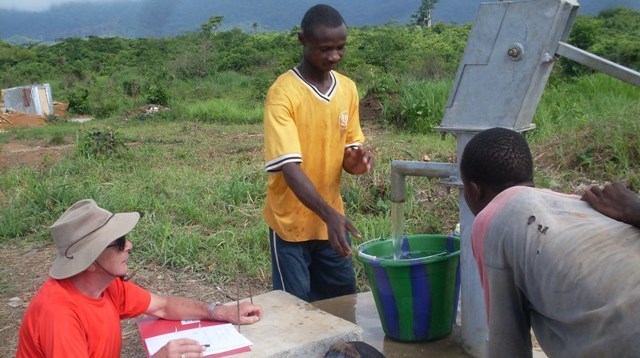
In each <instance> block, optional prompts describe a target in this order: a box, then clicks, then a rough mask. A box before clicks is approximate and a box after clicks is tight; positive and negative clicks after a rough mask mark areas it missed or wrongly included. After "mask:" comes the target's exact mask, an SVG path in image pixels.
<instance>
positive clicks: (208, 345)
mask: <svg viewBox="0 0 640 358" xmlns="http://www.w3.org/2000/svg"><path fill="white" fill-rule="evenodd" d="M202 346H203V347H205V348H209V347H211V345H210V344H203V345H202Z"/></svg>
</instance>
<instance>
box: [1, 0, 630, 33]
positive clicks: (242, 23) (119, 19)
mask: <svg viewBox="0 0 640 358" xmlns="http://www.w3.org/2000/svg"><path fill="white" fill-rule="evenodd" d="M481 1H482V0H440V1H439V2H438V3H437V4H436V7H435V13H434V17H433V19H434V21H435V22H438V21H442V22H446V23H456V24H462V23H467V22H472V21H473V19H474V17H475V13H476V11H477V8H478V4H479V3H480V2H481ZM485 1H486V0H485ZM322 2H324V3H327V4H330V5H333V6H335V7H336V8H337V9H339V10H340V11H341V12H342V14H343V16H344V17H345V19H346V20H347V23H348V24H349V25H350V26H366V25H383V24H387V23H390V22H397V23H400V24H404V23H407V22H408V21H409V19H410V17H411V14H413V13H414V12H415V11H416V10H417V9H418V7H419V6H420V3H421V1H420V0H394V1H388V0H351V1H340V0H325V1H322ZM316 3H318V1H317V0H279V1H262V0H215V1H213V0H207V1H203V0H181V1H175V0H139V1H124V0H123V1H115V2H107V3H104V2H100V3H87V2H84V3H69V4H64V5H59V6H53V7H51V8H50V9H49V10H48V11H44V12H24V11H14V10H4V9H2V10H0V38H1V39H3V40H5V41H9V42H13V43H19V42H29V41H37V42H51V41H54V40H56V39H61V38H67V37H86V36H90V35H95V36H121V37H129V38H138V37H164V36H172V35H178V34H180V33H184V32H187V31H196V30H198V29H199V26H200V24H202V23H204V22H206V21H207V19H208V18H209V17H211V16H214V15H221V16H224V20H223V23H222V27H221V29H223V30H224V29H230V28H234V27H235V28H240V29H242V30H244V31H247V32H251V31H284V30H289V29H292V28H293V27H294V26H296V25H297V24H299V22H300V18H301V17H302V14H303V13H304V11H305V10H306V9H307V8H309V7H310V6H312V5H313V4H316ZM579 3H580V11H579V14H582V15H587V14H588V15H594V14H596V13H598V12H599V11H601V10H603V9H606V8H609V7H613V6H623V7H628V8H632V9H640V1H638V0H580V1H579Z"/></svg>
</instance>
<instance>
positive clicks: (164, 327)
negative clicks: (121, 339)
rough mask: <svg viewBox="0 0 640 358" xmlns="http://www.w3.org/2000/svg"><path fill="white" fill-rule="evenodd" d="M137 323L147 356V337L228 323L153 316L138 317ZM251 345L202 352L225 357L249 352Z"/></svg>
mask: <svg viewBox="0 0 640 358" xmlns="http://www.w3.org/2000/svg"><path fill="white" fill-rule="evenodd" d="M136 324H137V325H138V331H139V332H140V337H142V343H143V344H144V350H145V353H146V354H147V357H150V356H151V355H150V354H149V347H147V339H148V338H152V337H156V336H160V335H163V334H167V333H172V332H179V331H185V330H189V329H197V328H201V327H210V326H217V325H223V324H228V323H226V322H217V321H192V322H191V321H190V322H189V323H188V324H183V322H182V321H169V320H165V319H158V318H154V317H145V318H141V319H138V320H137V321H136ZM250 351H251V347H250V346H249V345H246V346H243V347H240V348H235V349H230V350H226V351H224V352H217V353H210V354H207V352H206V351H205V352H203V353H204V355H205V357H225V356H229V355H232V354H237V353H243V352H250Z"/></svg>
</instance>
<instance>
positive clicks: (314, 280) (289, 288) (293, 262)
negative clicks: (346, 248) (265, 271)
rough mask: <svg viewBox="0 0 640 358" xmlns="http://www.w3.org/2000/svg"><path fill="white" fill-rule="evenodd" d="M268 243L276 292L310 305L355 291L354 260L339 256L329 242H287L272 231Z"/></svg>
mask: <svg viewBox="0 0 640 358" xmlns="http://www.w3.org/2000/svg"><path fill="white" fill-rule="evenodd" d="M347 241H348V242H349V244H351V238H350V237H349V234H347ZM269 243H270V245H271V275H272V280H273V289H274V290H283V291H285V292H288V293H290V294H292V295H294V296H297V297H299V298H300V299H302V300H305V301H307V302H313V301H316V300H322V299H325V298H331V297H337V296H342V295H348V294H352V293H355V292H356V274H355V271H354V269H353V259H352V258H351V257H346V258H345V257H342V256H340V255H338V254H337V253H336V252H335V250H334V249H333V248H332V247H331V244H329V241H328V240H312V241H304V242H288V241H284V240H282V239H281V238H280V236H278V234H276V233H275V231H273V230H271V228H269Z"/></svg>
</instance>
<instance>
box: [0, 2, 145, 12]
mask: <svg viewBox="0 0 640 358" xmlns="http://www.w3.org/2000/svg"><path fill="white" fill-rule="evenodd" d="M114 1H135V0H0V9H10V10H23V11H43V10H47V9H49V8H50V7H51V5H60V4H66V3H71V2H114Z"/></svg>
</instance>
